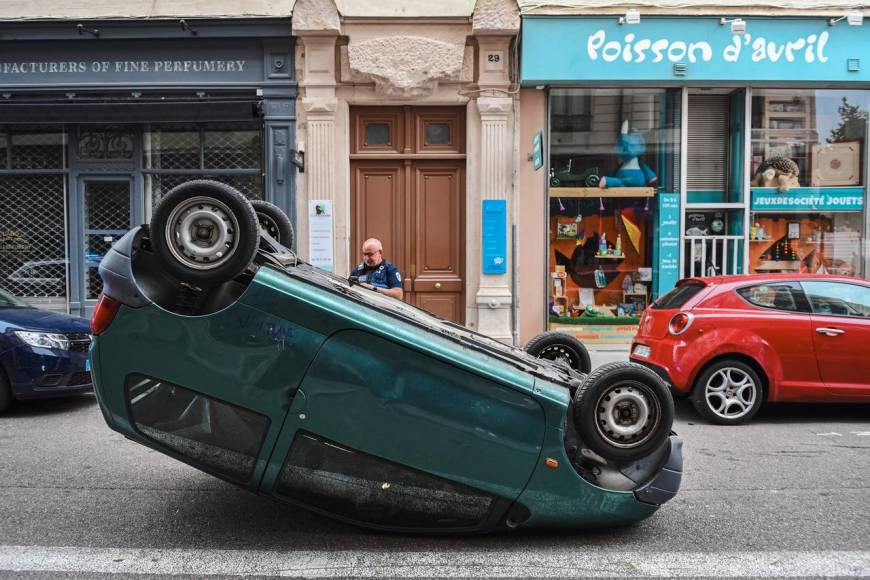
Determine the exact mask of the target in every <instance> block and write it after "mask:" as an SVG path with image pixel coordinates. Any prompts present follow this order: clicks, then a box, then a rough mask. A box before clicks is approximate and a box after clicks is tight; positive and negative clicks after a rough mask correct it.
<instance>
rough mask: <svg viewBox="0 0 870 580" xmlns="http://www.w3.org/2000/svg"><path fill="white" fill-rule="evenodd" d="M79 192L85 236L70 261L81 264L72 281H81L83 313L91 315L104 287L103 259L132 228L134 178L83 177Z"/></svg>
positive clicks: (80, 181)
mask: <svg viewBox="0 0 870 580" xmlns="http://www.w3.org/2000/svg"><path fill="white" fill-rule="evenodd" d="M78 194H79V203H78V206H79V207H81V232H82V238H83V239H82V240H81V242H80V244H78V249H79V252H80V253H79V255H77V256H73V260H72V262H71V263H72V264H73V265H77V266H78V267H77V269H78V276H75V275H74V276H73V280H76V279H78V280H79V283H78V289H79V292H80V296H81V298H82V299H81V305H82V306H81V311H82V315H84V316H90V314H91V312H93V309H94V306H95V305H96V301H97V299H98V298H99V297H100V292H102V290H103V282H102V280H101V279H100V274H99V271H98V267H99V265H100V260H102V259H103V256H105V255H106V253H107V252H108V251H109V248H111V247H112V244H113V243H115V242H116V241H118V240H119V239H120V238H121V237H122V236H123V235H124V234H126V233H127V232H128V231H129V230H130V228H131V227H132V218H133V207H134V204H133V178H132V176H129V175H117V176H111V177H81V178H79V190H78ZM73 248H75V246H73Z"/></svg>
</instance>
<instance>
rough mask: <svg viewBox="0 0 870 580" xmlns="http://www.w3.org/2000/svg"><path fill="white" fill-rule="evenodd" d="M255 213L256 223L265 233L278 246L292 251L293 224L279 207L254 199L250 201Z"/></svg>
mask: <svg viewBox="0 0 870 580" xmlns="http://www.w3.org/2000/svg"><path fill="white" fill-rule="evenodd" d="M251 205H252V206H254V211H255V212H256V213H257V221H258V222H259V224H260V227H261V228H263V229H264V230H266V233H267V234H269V235H270V236H272V237H273V238H275V241H277V242H278V243H279V244H281V245H282V246H284V247H285V248H288V249H293V224H292V223H290V218H288V217H287V214H285V213H284V212H283V211H282V210H281V208H280V207H278V206H277V205H275V204H273V203H269V202H268V201H262V200H259V199H255V200H252V201H251Z"/></svg>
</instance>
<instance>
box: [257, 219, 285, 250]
mask: <svg viewBox="0 0 870 580" xmlns="http://www.w3.org/2000/svg"><path fill="white" fill-rule="evenodd" d="M257 221H259V222H260V227H261V228H263V229H264V230H265V231H266V233H267V234H269V235H270V236H272V238H274V239H275V240H276V241H278V242H279V243H280V242H281V241H282V240H281V230H279V229H278V223H277V222H276V221H275V220H273V219H272V218H271V217H269V216H267V215H266V214H264V213H258V214H257Z"/></svg>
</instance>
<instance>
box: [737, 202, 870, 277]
mask: <svg viewBox="0 0 870 580" xmlns="http://www.w3.org/2000/svg"><path fill="white" fill-rule="evenodd" d="M863 229H864V216H863V213H862V212H842V213H836V212H831V213H769V212H756V213H754V214H753V223H752V226H751V227H750V230H749V271H750V272H752V273H759V274H763V273H771V272H787V273H802V274H838V275H842V276H861V275H862V274H863V259H864V237H863V236H862V235H861V232H862V231H863Z"/></svg>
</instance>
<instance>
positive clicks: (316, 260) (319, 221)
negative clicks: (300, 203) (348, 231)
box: [308, 199, 335, 272]
mask: <svg viewBox="0 0 870 580" xmlns="http://www.w3.org/2000/svg"><path fill="white" fill-rule="evenodd" d="M308 259H309V261H310V262H311V264H312V265H313V266H316V267H318V268H321V269H323V270H326V271H328V272H332V271H334V268H335V265H334V263H333V252H332V202H331V201H329V200H324V199H319V200H318V199H313V200H309V201H308Z"/></svg>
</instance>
